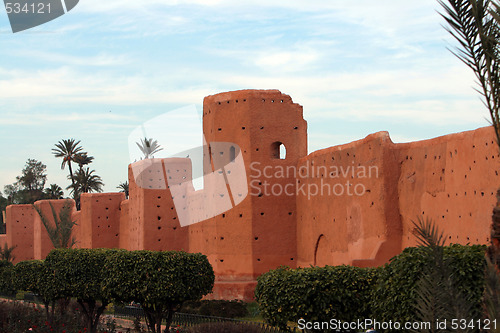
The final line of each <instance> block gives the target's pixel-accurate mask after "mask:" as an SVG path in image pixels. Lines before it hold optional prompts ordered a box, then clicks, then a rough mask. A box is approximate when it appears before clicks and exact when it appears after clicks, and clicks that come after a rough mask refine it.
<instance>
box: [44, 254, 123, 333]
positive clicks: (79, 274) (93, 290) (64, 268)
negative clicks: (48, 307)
mask: <svg viewBox="0 0 500 333" xmlns="http://www.w3.org/2000/svg"><path fill="white" fill-rule="evenodd" d="M117 251H123V250H115V249H55V250H52V251H51V252H50V253H49V255H48V256H47V258H46V259H45V265H46V267H47V269H48V271H49V272H50V274H51V275H52V283H53V284H54V285H55V286H57V288H58V290H59V292H60V296H62V297H67V298H69V297H74V298H76V299H77V301H78V303H79V304H80V306H81V309H82V313H83V314H84V316H85V318H86V323H87V329H88V331H89V332H91V333H95V332H96V331H97V326H98V324H99V318H100V316H101V315H102V313H103V312H104V310H105V308H106V306H107V305H108V304H109V303H110V299H109V298H108V297H107V295H105V294H104V293H103V289H102V287H103V280H104V277H105V276H106V274H107V272H106V271H105V270H104V269H103V265H102V263H103V262H104V261H105V260H106V257H107V256H108V255H110V254H111V253H115V252H117Z"/></svg>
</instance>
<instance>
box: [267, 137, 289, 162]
mask: <svg viewBox="0 0 500 333" xmlns="http://www.w3.org/2000/svg"><path fill="white" fill-rule="evenodd" d="M271 157H272V158H275V159H281V160H284V159H286V147H285V145H284V144H283V143H281V142H279V141H277V142H274V143H273V144H272V145H271Z"/></svg>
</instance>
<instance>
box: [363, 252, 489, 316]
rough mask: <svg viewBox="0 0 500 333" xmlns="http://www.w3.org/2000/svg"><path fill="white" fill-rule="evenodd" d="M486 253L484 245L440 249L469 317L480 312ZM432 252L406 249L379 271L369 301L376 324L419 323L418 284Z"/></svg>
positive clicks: (430, 259) (429, 262) (429, 261)
mask: <svg viewBox="0 0 500 333" xmlns="http://www.w3.org/2000/svg"><path fill="white" fill-rule="evenodd" d="M485 251H486V246H483V245H472V246H468V245H458V244H454V245H450V246H445V247H444V248H443V259H444V260H445V261H446V262H447V264H448V265H449V266H450V270H451V273H452V274H451V277H450V278H452V279H453V281H454V285H455V287H456V289H457V290H459V291H460V292H462V293H463V295H464V296H465V297H466V298H467V299H468V300H469V301H470V302H471V304H472V310H471V313H470V318H474V317H475V316H476V315H477V314H478V313H480V312H481V309H482V305H481V300H482V295H483V290H484V272H485V264H486V261H485ZM431 261H432V257H431V249H430V248H428V247H412V248H406V249H405V250H404V251H403V252H402V253H401V254H400V255H398V256H396V257H394V258H392V259H391V262H390V263H389V264H387V265H386V266H384V268H383V269H382V270H381V271H380V277H379V282H378V284H377V285H376V288H375V291H374V297H373V298H372V309H373V317H374V318H376V319H377V320H378V321H384V322H388V321H389V320H392V321H393V322H394V321H398V322H401V323H403V322H415V321H418V318H417V315H416V310H415V306H416V303H417V301H418V281H419V279H420V278H421V276H422V274H423V272H424V271H425V267H426V266H428V265H431Z"/></svg>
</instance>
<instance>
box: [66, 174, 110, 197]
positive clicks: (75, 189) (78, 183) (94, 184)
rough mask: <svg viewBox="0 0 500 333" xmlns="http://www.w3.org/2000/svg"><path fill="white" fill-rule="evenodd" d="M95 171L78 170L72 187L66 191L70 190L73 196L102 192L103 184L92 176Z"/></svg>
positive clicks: (98, 177)
mask: <svg viewBox="0 0 500 333" xmlns="http://www.w3.org/2000/svg"><path fill="white" fill-rule="evenodd" d="M94 172H95V170H92V171H90V168H86V169H83V168H82V169H80V170H78V172H77V173H76V174H75V182H74V185H73V184H72V185H70V186H68V187H67V189H68V190H69V189H71V192H72V193H73V194H74V195H75V196H79V195H80V194H82V193H91V192H102V187H103V186H104V183H103V182H102V179H101V177H100V176H98V175H95V174H94Z"/></svg>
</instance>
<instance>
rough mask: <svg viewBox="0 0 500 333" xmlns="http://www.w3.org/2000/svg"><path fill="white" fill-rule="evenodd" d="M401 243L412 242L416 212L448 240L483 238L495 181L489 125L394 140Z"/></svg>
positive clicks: (495, 147)
mask: <svg viewBox="0 0 500 333" xmlns="http://www.w3.org/2000/svg"><path fill="white" fill-rule="evenodd" d="M396 147H397V151H398V153H399V157H398V159H399V162H400V165H401V173H400V178H399V181H398V189H399V206H400V210H401V217H402V225H403V239H402V241H403V247H408V246H414V245H415V244H416V239H415V237H413V235H412V230H413V225H412V223H411V220H415V219H416V217H417V216H418V215H422V216H424V217H426V218H431V219H433V220H434V221H436V222H437V223H438V225H439V227H440V229H441V230H442V231H443V232H444V233H445V234H446V235H447V236H448V241H449V242H450V243H460V244H467V243H470V244H487V243H489V237H490V226H491V214H492V211H493V207H494V206H495V204H496V197H495V195H496V192H497V189H498V187H499V184H500V176H499V175H498V172H499V170H500V163H499V162H500V161H499V160H500V155H499V154H498V145H497V144H496V143H495V137H494V131H493V129H492V128H491V127H485V128H480V129H477V130H475V131H468V132H463V133H457V134H450V135H446V136H442V137H438V138H435V139H431V140H425V141H418V142H411V143H406V144H398V145H396Z"/></svg>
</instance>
